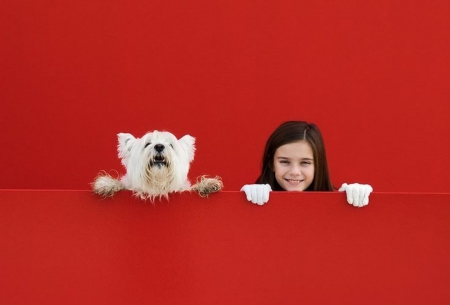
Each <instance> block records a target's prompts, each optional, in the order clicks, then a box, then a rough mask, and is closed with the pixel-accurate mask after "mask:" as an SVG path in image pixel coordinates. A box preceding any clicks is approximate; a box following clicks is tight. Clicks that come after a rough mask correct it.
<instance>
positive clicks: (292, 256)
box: [0, 190, 450, 305]
mask: <svg viewBox="0 0 450 305" xmlns="http://www.w3.org/2000/svg"><path fill="white" fill-rule="evenodd" d="M449 203H450V195H449V194H400V193H397V194H388V193H374V194H373V195H372V196H371V203H370V204H369V206H368V207H366V208H362V209H357V208H353V207H351V206H349V205H348V204H347V203H345V195H344V194H341V193H301V194H300V193H273V194H272V197H271V201H270V202H269V203H268V204H267V205H265V206H263V207H259V206H255V205H252V204H250V203H247V202H246V200H245V199H244V195H243V193H238V192H224V193H221V194H214V195H213V196H211V197H210V198H209V199H206V200H205V199H201V198H199V197H198V196H197V195H195V194H181V195H180V194H178V195H174V196H171V197H170V201H169V202H167V201H162V202H157V203H155V204H151V203H149V202H143V201H140V200H138V199H135V198H131V195H130V193H129V192H123V193H120V194H119V195H118V196H117V197H115V198H113V199H106V200H100V199H99V198H97V197H96V196H94V195H93V194H91V193H90V192H87V191H7V190H3V191H0V245H1V250H0V274H1V276H0V297H1V299H2V302H1V303H2V304H96V305H100V304H376V305H378V304H408V305H410V304H449V302H450V291H449V290H448V283H449V281H450V263H449V259H448V257H449V253H450V252H449V250H450V238H449V237H450V225H449V222H448V219H450V205H449Z"/></svg>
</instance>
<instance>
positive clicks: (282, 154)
mask: <svg viewBox="0 0 450 305" xmlns="http://www.w3.org/2000/svg"><path fill="white" fill-rule="evenodd" d="M334 189H335V188H334V187H333V185H332V184H331V180H330V174H329V172H328V165H327V157H326V154H325V145H324V142H323V138H322V135H321V133H320V131H319V128H317V126H316V125H314V124H311V123H307V122H303V121H288V122H285V123H283V124H281V125H280V126H279V127H278V128H277V129H275V131H274V132H273V133H272V135H271V136H270V137H269V139H268V140H267V143H266V147H265V149H264V155H263V159H262V170H261V175H260V176H259V177H258V179H257V180H256V184H247V185H244V186H243V187H242V189H241V191H243V192H245V194H246V196H247V200H248V201H251V202H253V203H256V204H258V205H262V204H264V203H266V202H267V201H269V193H270V191H272V190H274V191H298V192H302V191H323V192H330V191H333V190H334ZM339 191H340V192H342V191H345V192H346V193H347V202H348V203H350V204H352V205H354V206H356V207H363V206H366V205H367V204H368V203H369V195H370V193H371V192H372V187H371V186H370V185H368V184H358V183H354V184H350V185H348V184H347V183H344V184H342V186H341V188H340V189H339Z"/></svg>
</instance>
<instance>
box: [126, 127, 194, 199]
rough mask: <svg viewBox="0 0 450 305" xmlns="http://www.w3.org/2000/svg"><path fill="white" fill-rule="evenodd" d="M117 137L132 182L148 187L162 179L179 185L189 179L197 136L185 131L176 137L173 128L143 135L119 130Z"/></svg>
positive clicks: (175, 186)
mask: <svg viewBox="0 0 450 305" xmlns="http://www.w3.org/2000/svg"><path fill="white" fill-rule="evenodd" d="M118 140H119V145H118V152H119V158H121V161H122V164H123V165H124V166H125V168H126V169H127V176H128V178H129V179H130V181H131V183H132V184H133V186H138V185H139V188H144V190H145V188H146V187H147V188H148V187H150V185H151V184H155V183H160V184H161V183H162V184H165V185H166V186H165V187H169V188H170V187H174V188H177V187H181V186H178V184H183V183H185V181H186V180H187V174H188V171H189V165H190V163H191V162H192V160H193V159H194V153H195V145H194V144H195V138H193V137H191V136H189V135H186V136H184V137H182V138H181V139H177V138H176V137H175V136H174V135H173V134H172V133H170V132H166V131H157V130H155V131H153V132H149V133H147V134H145V135H144V136H143V137H142V138H135V137H134V136H133V135H131V134H128V133H120V134H118ZM169 185H171V186H169ZM151 187H153V185H152V186H151Z"/></svg>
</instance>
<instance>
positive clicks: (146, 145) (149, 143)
mask: <svg viewBox="0 0 450 305" xmlns="http://www.w3.org/2000/svg"><path fill="white" fill-rule="evenodd" d="M150 144H152V142H148V143H147V144H145V146H144V148H147V146H149V145H150Z"/></svg>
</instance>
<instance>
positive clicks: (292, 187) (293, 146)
mask: <svg viewBox="0 0 450 305" xmlns="http://www.w3.org/2000/svg"><path fill="white" fill-rule="evenodd" d="M273 168H274V172H275V179H276V180H277V182H278V184H279V185H280V186H281V187H282V188H283V189H284V190H286V191H297V192H301V191H304V190H306V189H307V188H308V187H309V186H310V185H311V183H312V182H313V180H314V157H313V151H312V149H311V146H310V145H309V144H308V143H307V142H306V141H303V140H300V141H298V142H293V143H289V144H285V145H282V146H280V147H278V149H277V150H276V151H275V156H274V158H273Z"/></svg>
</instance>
